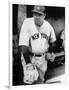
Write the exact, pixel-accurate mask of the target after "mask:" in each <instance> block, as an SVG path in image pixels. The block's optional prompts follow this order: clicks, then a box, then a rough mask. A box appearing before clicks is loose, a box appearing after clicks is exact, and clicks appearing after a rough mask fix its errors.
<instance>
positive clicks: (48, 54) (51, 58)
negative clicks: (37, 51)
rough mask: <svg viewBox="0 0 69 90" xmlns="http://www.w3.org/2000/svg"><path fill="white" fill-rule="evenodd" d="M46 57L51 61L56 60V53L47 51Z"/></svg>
mask: <svg viewBox="0 0 69 90" xmlns="http://www.w3.org/2000/svg"><path fill="white" fill-rule="evenodd" d="M46 58H47V59H48V60H50V61H51V62H54V60H55V54H54V53H47V55H46Z"/></svg>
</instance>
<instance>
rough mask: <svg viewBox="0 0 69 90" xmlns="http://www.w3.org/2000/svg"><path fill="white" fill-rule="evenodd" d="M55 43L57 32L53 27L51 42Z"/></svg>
mask: <svg viewBox="0 0 69 90" xmlns="http://www.w3.org/2000/svg"><path fill="white" fill-rule="evenodd" d="M54 41H56V35H55V31H54V29H53V27H51V32H50V42H51V43H53V42H54Z"/></svg>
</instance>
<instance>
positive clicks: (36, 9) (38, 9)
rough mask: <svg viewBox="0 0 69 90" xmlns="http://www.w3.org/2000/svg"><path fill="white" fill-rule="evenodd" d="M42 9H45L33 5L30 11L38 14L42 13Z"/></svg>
mask: <svg viewBox="0 0 69 90" xmlns="http://www.w3.org/2000/svg"><path fill="white" fill-rule="evenodd" d="M44 11H45V7H44V6H34V9H33V10H32V12H34V13H39V14H44Z"/></svg>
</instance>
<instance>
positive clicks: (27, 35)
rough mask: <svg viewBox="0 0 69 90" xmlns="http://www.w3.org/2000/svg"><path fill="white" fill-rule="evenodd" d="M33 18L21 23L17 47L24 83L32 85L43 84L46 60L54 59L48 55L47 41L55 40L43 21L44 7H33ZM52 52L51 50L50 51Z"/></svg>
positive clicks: (51, 54) (46, 23)
mask: <svg viewBox="0 0 69 90" xmlns="http://www.w3.org/2000/svg"><path fill="white" fill-rule="evenodd" d="M32 12H33V17H32V18H26V19H25V20H24V22H23V25H22V28H21V32H20V38H19V46H20V47H21V50H22V52H21V60H22V65H23V70H24V78H23V81H24V83H27V84H32V83H34V82H36V81H39V80H40V81H39V82H40V83H44V75H45V72H46V71H47V59H54V58H55V56H54V53H53V52H51V53H48V54H47V52H48V48H49V41H50V43H52V44H53V43H54V42H55V40H56V37H55V33H54V30H53V27H52V26H51V25H50V24H49V23H48V22H47V21H45V20H44V18H45V16H46V14H45V7H44V6H34V9H33V10H32ZM51 50H52V49H51Z"/></svg>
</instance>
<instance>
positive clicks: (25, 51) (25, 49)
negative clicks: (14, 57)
mask: <svg viewBox="0 0 69 90" xmlns="http://www.w3.org/2000/svg"><path fill="white" fill-rule="evenodd" d="M20 48H21V52H22V53H23V56H24V59H25V62H26V64H29V63H31V60H30V56H29V48H28V47H27V46H24V45H23V46H20Z"/></svg>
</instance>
